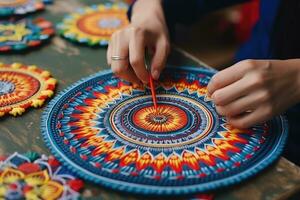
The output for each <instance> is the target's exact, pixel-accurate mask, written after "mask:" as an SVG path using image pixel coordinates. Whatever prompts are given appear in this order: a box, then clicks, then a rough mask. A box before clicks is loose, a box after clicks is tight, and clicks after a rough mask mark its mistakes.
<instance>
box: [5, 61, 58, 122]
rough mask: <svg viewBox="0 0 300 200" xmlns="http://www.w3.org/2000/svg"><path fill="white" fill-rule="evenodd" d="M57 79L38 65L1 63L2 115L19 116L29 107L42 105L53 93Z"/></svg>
mask: <svg viewBox="0 0 300 200" xmlns="http://www.w3.org/2000/svg"><path fill="white" fill-rule="evenodd" d="M55 84H56V80H55V79H54V78H52V77H51V75H50V72H48V71H44V70H42V69H39V68H38V67H37V66H34V65H30V66H26V65H23V64H20V63H13V64H11V65H7V64H3V63H0V116H3V115H5V114H6V113H9V114H11V115H14V116H17V115H21V114H22V113H23V112H25V109H26V108H29V107H35V108H37V107H40V106H41V105H42V104H43V103H44V101H45V100H46V99H47V98H49V97H51V96H52V95H53V91H54V89H55Z"/></svg>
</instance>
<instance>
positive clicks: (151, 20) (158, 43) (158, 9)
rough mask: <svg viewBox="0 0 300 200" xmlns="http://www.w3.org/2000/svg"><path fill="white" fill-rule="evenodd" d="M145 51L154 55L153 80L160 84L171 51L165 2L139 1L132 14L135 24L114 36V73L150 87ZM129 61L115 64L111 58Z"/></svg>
mask: <svg viewBox="0 0 300 200" xmlns="http://www.w3.org/2000/svg"><path fill="white" fill-rule="evenodd" d="M145 48H148V49H149V50H150V53H151V51H152V53H153V58H152V66H151V74H152V77H153V78H154V79H155V80H157V79H158V78H159V76H160V73H161V71H162V70H163V68H164V67H165V63H166V59H167V56H168V54H169V50H170V43H169V34H168V29H167V26H166V22H165V18H164V14H163V10H162V5H161V0H151V1H149V0H138V1H137V2H136V3H135V5H134V7H133V11H132V17H131V24H130V25H129V26H128V27H127V28H125V29H123V30H120V31H117V32H115V33H114V34H113V35H112V38H111V41H110V44H109V46H108V50H107V62H108V65H110V66H111V69H112V71H113V72H114V73H115V74H116V75H117V76H118V77H120V78H122V79H125V80H127V81H129V82H135V83H139V82H140V81H142V82H143V83H148V80H149V75H148V71H147V70H146V67H145V61H144V60H145V58H144V55H145ZM114 55H117V56H121V57H129V59H125V60H117V61H116V60H112V59H111V56H114Z"/></svg>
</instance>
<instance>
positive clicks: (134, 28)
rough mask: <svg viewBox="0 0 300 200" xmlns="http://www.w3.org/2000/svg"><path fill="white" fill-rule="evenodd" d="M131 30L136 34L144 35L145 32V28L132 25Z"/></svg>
mask: <svg viewBox="0 0 300 200" xmlns="http://www.w3.org/2000/svg"><path fill="white" fill-rule="evenodd" d="M132 32H133V34H134V35H136V36H144V35H145V34H146V30H145V29H144V28H141V27H133V28H132Z"/></svg>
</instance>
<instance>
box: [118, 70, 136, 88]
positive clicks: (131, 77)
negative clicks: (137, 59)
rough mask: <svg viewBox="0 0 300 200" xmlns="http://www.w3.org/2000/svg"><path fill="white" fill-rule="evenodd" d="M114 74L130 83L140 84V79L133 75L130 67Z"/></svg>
mask: <svg viewBox="0 0 300 200" xmlns="http://www.w3.org/2000/svg"><path fill="white" fill-rule="evenodd" d="M116 75H117V76H118V77H119V78H121V79H124V80H126V81H129V82H131V83H136V84H139V85H141V84H142V83H141V81H140V80H139V79H138V77H137V76H136V75H135V73H134V71H133V69H132V68H131V67H128V68H127V69H126V70H123V71H122V72H120V73H118V74H116Z"/></svg>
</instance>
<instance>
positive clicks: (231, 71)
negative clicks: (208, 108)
mask: <svg viewBox="0 0 300 200" xmlns="http://www.w3.org/2000/svg"><path fill="white" fill-rule="evenodd" d="M244 63H245V62H238V63H236V64H234V65H232V66H231V67H228V68H226V69H224V70H222V71H220V72H218V73H217V74H215V75H214V76H213V77H212V79H211V80H210V82H209V84H208V86H207V89H208V93H209V94H210V95H212V94H213V93H214V92H215V91H216V90H218V89H220V88H223V87H225V86H227V85H229V84H231V83H233V82H236V81H238V80H239V79H241V78H242V77H243V75H244V74H245V72H246V70H248V68H247V64H244Z"/></svg>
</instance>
